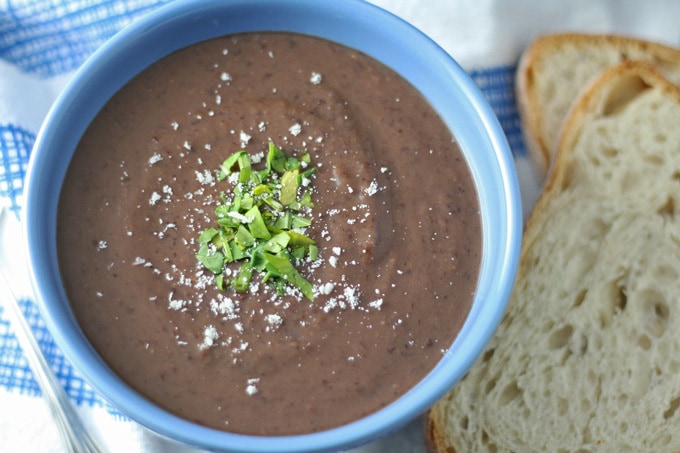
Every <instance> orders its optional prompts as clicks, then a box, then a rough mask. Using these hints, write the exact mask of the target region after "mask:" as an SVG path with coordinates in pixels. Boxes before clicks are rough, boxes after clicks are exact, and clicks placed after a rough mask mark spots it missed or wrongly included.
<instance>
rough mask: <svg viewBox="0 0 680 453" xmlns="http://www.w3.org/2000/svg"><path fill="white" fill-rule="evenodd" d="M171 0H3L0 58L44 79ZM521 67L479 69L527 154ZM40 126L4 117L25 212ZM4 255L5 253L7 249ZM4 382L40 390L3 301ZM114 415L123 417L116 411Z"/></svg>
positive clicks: (84, 395) (72, 390)
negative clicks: (517, 80) (518, 92)
mask: <svg viewBox="0 0 680 453" xmlns="http://www.w3.org/2000/svg"><path fill="white" fill-rule="evenodd" d="M166 1H167V0H131V1H125V2H123V1H110V0H5V1H4V2H1V1H0V60H4V62H7V63H9V64H12V65H14V66H16V67H18V68H19V69H20V70H21V71H22V72H24V73H29V74H32V75H33V76H36V77H38V78H41V79H47V78H50V77H54V76H58V75H61V74H63V73H67V72H70V71H73V70H75V69H77V68H78V66H79V65H80V64H82V63H83V61H84V60H85V59H86V58H87V57H88V56H89V55H90V54H91V53H92V52H93V51H94V50H96V49H97V47H98V46H100V45H101V44H102V43H103V42H104V41H105V40H106V39H108V38H110V37H111V36H112V35H113V34H115V33H116V32H117V31H118V30H120V29H121V28H122V27H124V26H125V25H127V24H128V23H130V22H131V21H133V20H134V19H135V18H137V17H139V16H141V15H143V14H145V13H147V12H149V11H151V10H153V9H154V8H157V7H158V6H160V5H161V4H162V3H165V2H166ZM514 73H515V67H513V66H503V67H494V68H488V69H484V70H477V71H474V72H471V74H470V75H471V76H472V78H473V80H474V81H475V82H476V83H477V84H478V86H479V87H480V88H481V90H482V92H483V93H484V94H485V95H486V98H487V99H488V101H489V103H490V104H491V106H492V107H493V109H494V111H495V112H496V114H497V116H498V118H499V119H500V122H501V125H502V127H503V129H504V131H505V133H506V135H507V137H508V141H509V143H510V145H511V148H512V150H513V153H515V154H517V155H525V150H524V145H523V143H522V136H521V130H520V126H519V117H518V114H517V109H516V106H515V98H514V92H513V76H514ZM37 132H38V131H35V130H27V129H25V128H24V127H22V125H20V124H12V123H8V122H5V119H4V118H2V117H0V201H2V202H8V203H9V206H10V209H11V210H13V211H15V212H16V213H18V212H19V209H20V207H21V204H22V190H23V181H24V177H25V174H26V167H27V164H28V159H29V156H30V153H31V148H32V146H33V143H34V142H35V137H36V133H37ZM0 253H1V251H0ZM21 305H22V309H23V311H24V313H25V314H26V316H27V319H28V322H29V324H30V325H31V327H32V328H33V330H34V332H35V333H36V336H37V338H38V341H39V344H40V346H41V347H42V348H43V350H44V352H45V354H46V356H47V359H48V361H49V362H50V363H51V365H52V366H53V368H54V370H55V372H56V374H57V376H58V377H59V379H60V380H61V381H62V383H63V384H64V386H65V388H66V391H67V394H68V395H69V397H70V398H71V399H73V400H74V401H75V402H76V403H78V404H89V405H102V406H106V403H104V402H103V401H102V400H101V399H100V398H99V397H98V396H97V395H96V393H95V392H94V391H93V390H92V388H90V387H89V386H88V385H87V384H86V383H85V382H84V381H83V379H82V378H81V377H80V376H78V374H77V372H75V371H74V370H73V368H72V367H71V365H70V364H69V363H67V362H66V361H65V359H64V357H63V355H62V354H61V352H60V351H59V350H58V349H57V347H56V345H55V343H54V341H53V340H52V338H51V336H50V335H49V333H48V332H47V330H46V328H45V326H44V324H43V322H42V320H41V318H40V315H39V313H38V310H37V307H36V306H35V304H34V303H33V302H32V301H29V300H23V301H21ZM0 387H4V388H5V389H7V390H9V391H13V392H19V393H23V394H29V395H36V396H38V395H40V390H39V388H38V386H37V384H36V383H35V381H34V380H33V377H32V374H31V372H30V370H29V368H28V365H27V363H26V361H25V360H24V359H23V357H22V354H21V351H20V349H19V347H18V345H17V341H16V339H15V337H14V335H13V333H12V332H11V331H10V328H9V324H8V322H7V320H6V319H5V318H4V317H3V313H2V308H1V307H0ZM109 410H110V411H111V413H112V414H114V415H117V416H120V414H118V413H117V412H116V411H115V410H114V409H111V408H109Z"/></svg>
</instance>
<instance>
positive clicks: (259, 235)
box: [196, 143, 319, 300]
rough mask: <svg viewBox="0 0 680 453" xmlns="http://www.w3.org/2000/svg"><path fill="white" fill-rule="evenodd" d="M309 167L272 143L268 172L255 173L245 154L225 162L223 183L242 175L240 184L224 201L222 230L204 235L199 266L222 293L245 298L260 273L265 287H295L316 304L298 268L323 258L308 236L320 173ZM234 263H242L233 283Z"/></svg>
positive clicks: (305, 158) (219, 211) (219, 219)
mask: <svg viewBox="0 0 680 453" xmlns="http://www.w3.org/2000/svg"><path fill="white" fill-rule="evenodd" d="M310 163H311V156H310V154H309V153H303V154H302V155H300V156H299V157H295V156H287V155H286V154H285V153H284V152H283V151H281V150H280V149H279V148H277V147H276V146H275V145H274V144H273V143H270V144H269V149H268V152H267V158H266V160H265V165H264V168H263V169H260V170H256V169H254V168H253V167H252V165H251V162H250V157H249V155H248V153H247V152H246V151H243V150H242V151H237V152H235V153H234V154H232V155H231V156H229V157H228V158H227V159H225V160H224V161H223V162H222V164H221V165H220V168H219V170H220V173H219V176H218V179H219V180H220V181H222V180H224V179H226V178H227V177H229V175H231V174H232V173H235V172H236V171H238V172H239V175H238V183H237V184H236V185H235V186H234V188H233V191H232V193H231V196H227V194H224V193H223V194H222V195H221V196H220V201H221V203H220V204H219V205H218V206H217V208H216V209H215V217H216V224H217V225H216V226H214V227H210V228H207V229H205V230H204V231H203V232H202V233H201V234H200V235H199V237H198V242H199V244H200V246H199V250H198V252H197V253H196V258H197V259H198V261H199V262H200V263H201V264H202V265H203V266H204V267H205V268H206V269H208V270H209V271H211V272H213V273H214V274H215V283H216V285H217V287H218V288H219V289H221V290H226V289H228V288H233V289H234V290H235V291H237V292H245V291H247V290H248V288H249V286H250V283H251V281H252V279H253V276H254V274H255V273H258V272H259V273H261V274H262V283H266V284H270V285H272V286H273V287H274V288H275V290H276V292H277V294H280V295H282V294H283V293H284V291H285V288H286V287H287V286H292V287H294V288H297V289H298V290H299V291H300V292H301V293H302V294H303V295H304V296H305V297H306V298H308V299H309V300H313V299H314V292H313V287H312V284H311V283H310V282H309V281H308V280H307V279H305V278H304V277H303V276H302V275H301V274H300V272H299V271H298V269H296V267H295V263H301V262H304V261H305V260H309V261H314V260H316V259H317V258H318V255H319V248H318V247H317V246H316V243H315V241H314V240H313V239H312V238H310V237H309V236H307V235H306V234H305V233H304V230H305V228H307V227H309V226H311V224H312V220H311V219H312V217H311V215H310V214H311V212H310V210H311V208H312V207H313V206H314V203H313V202H312V196H311V190H310V186H309V184H310V182H311V178H312V177H313V175H314V174H315V171H316V169H315V168H312V167H309V164H310ZM307 167H309V168H307ZM230 181H233V179H231V178H230ZM234 261H243V263H242V264H241V267H240V269H239V270H238V271H237V272H236V276H235V277H233V278H228V277H227V276H226V275H225V273H224V269H225V266H226V265H227V264H229V263H232V262H234Z"/></svg>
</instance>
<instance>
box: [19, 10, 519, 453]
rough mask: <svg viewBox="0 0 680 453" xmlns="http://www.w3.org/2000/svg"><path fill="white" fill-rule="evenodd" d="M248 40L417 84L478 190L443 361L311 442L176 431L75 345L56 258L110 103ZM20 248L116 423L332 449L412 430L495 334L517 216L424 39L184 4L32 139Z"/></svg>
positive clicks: (91, 75)
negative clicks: (121, 92) (347, 59)
mask: <svg viewBox="0 0 680 453" xmlns="http://www.w3.org/2000/svg"><path fill="white" fill-rule="evenodd" d="M249 31H291V32H297V33H303V34H309V35H313V36H317V37H321V38H325V39H328V40H331V41H335V42H338V43H340V44H344V45H346V46H348V47H353V48H355V49H358V50H360V51H362V52H364V53H366V54H368V55H370V56H372V57H374V58H376V59H377V60H379V61H381V62H382V63H383V64H385V65H387V66H389V67H391V68H392V69H394V70H395V71H396V72H397V73H399V74H401V75H402V76H403V77H404V78H405V79H406V80H408V81H409V82H410V83H411V84H412V85H414V86H415V87H416V88H417V89H418V90H420V91H421V93H422V94H423V95H424V96H425V98H426V99H427V100H428V101H429V102H430V104H431V105H432V106H433V107H434V108H435V110H436V111H437V112H438V113H439V115H440V116H441V117H442V119H443V120H444V121H445V122H446V124H447V125H448V126H449V127H450V129H451V130H452V132H453V134H454V136H455V137H456V139H457V140H458V142H459V145H460V147H461V150H462V151H463V154H464V156H465V157H466V159H467V161H468V164H469V166H470V170H471V172H472V175H473V178H474V180H475V183H476V186H477V190H478V194H479V201H480V205H481V219H482V226H483V238H482V240H483V253H482V263H481V272H480V277H479V283H478V288H477V293H476V298H475V301H474V303H473V305H472V308H471V311H470V314H469V316H468V319H467V321H466V322H465V324H464V326H463V328H462V330H461V331H460V333H459V335H458V337H457V338H456V340H455V342H454V343H453V345H452V346H451V348H450V349H449V351H448V352H447V353H446V354H445V355H444V356H443V358H442V360H441V361H440V362H439V364H438V365H437V366H436V367H435V368H434V369H433V370H432V371H431V372H430V373H429V374H428V375H427V376H426V377H425V378H424V379H423V380H422V381H421V382H420V383H418V384H417V385H416V386H415V387H414V388H412V389H411V390H410V391H409V392H407V393H406V394H405V395H403V396H402V397H400V398H399V399H397V400H396V401H394V402H393V403H391V404H389V405H388V406H386V407H385V408H383V409H381V410H380V411H378V412H376V413H374V414H372V415H370V416H368V417H366V418H364V419H361V420H358V421H356V422H353V423H350V424H348V425H345V426H342V427H339V428H335V429H331V430H328V431H323V432H319V433H313V434H308V435H295V436H282V437H257V436H247V435H239V434H231V433H226V432H222V431H218V430H215V429H210V428H206V427H202V426H199V425H196V424H194V423H190V422H188V421H185V420H182V419H180V418H178V417H176V416H174V415H172V414H169V413H168V412H166V411H164V410H162V409H160V408H159V407H157V406H156V405H154V404H152V403H151V402H149V401H148V400H146V399H145V398H143V397H142V396H140V395H139V394H137V393H135V392H134V391H133V390H132V389H131V388H129V387H128V386H127V385H126V384H125V383H124V382H123V381H122V380H121V379H120V378H118V377H117V376H116V375H115V374H113V373H112V372H111V371H110V370H109V368H108V367H107V365H106V364H105V363H104V362H103V361H102V360H101V359H100V358H99V356H98V355H97V353H96V351H95V350H94V349H93V348H92V347H91V345H90V344H89V343H88V341H87V339H86V338H85V336H84V335H83V334H82V332H81V330H80V328H79V327H78V325H77V322H76V320H75V318H74V316H73V314H72V312H71V310H70V307H69V303H68V300H67V297H66V294H65V291H64V288H63V285H62V283H61V278H60V274H59V266H58V262H57V248H56V216H57V204H58V199H59V193H60V190H61V186H62V182H63V179H64V176H65V173H66V170H67V167H68V165H69V162H70V159H71V156H72V155H73V152H74V150H75V148H76V146H77V144H78V141H79V140H80V137H81V135H82V134H83V132H84V131H85V129H86V128H87V126H88V125H89V123H90V121H91V120H92V118H94V116H95V115H96V114H97V112H98V111H99V110H100V109H101V108H102V107H103V106H104V104H105V103H106V102H107V100H108V99H109V98H110V96H111V95H113V94H114V93H115V92H116V91H117V90H118V89H119V88H121V87H122V86H123V85H124V84H125V83H126V82H128V81H129V80H130V79H131V78H133V77H134V76H135V75H136V74H138V73H139V72H140V71H142V70H143V69H145V68H146V67H147V66H149V65H150V64H151V63H153V62H155V61H157V60H158V59H160V58H161V57H163V56H165V55H167V54H169V53H171V52H173V51H175V50H178V49H180V48H183V47H186V46H188V45H191V44H193V43H197V42H200V41H203V40H206V39H210V38H213V37H217V36H223V35H227V34H234V33H239V32H249ZM25 202H26V206H25V212H24V220H25V231H24V232H25V235H24V236H25V240H26V241H27V247H28V253H29V261H30V264H31V270H32V280H33V285H34V289H35V293H36V297H37V302H38V303H39V305H40V307H41V311H42V313H43V316H44V318H45V322H46V324H47V327H48V328H49V330H50V332H51V333H52V334H53V336H54V339H55V341H56V343H57V344H58V346H59V347H60V348H61V349H62V350H63V352H64V354H65V355H66V357H67V358H68V359H69V360H70V361H71V362H72V363H73V365H74V366H75V367H76V368H77V369H78V370H79V371H80V372H81V374H82V375H83V376H84V377H85V379H86V380H87V381H88V382H89V383H90V384H91V385H92V386H93V387H94V388H95V389H96V390H97V391H99V392H100V393H101V394H102V395H103V396H104V397H105V398H106V399H107V400H108V401H110V402H111V403H112V404H113V405H114V406H116V407H117V408H118V409H119V410H120V411H121V412H123V413H124V414H126V415H128V416H129V417H131V418H132V419H134V420H136V421H137V422H139V423H141V424H142V425H144V426H146V427H148V428H150V429H151V430H153V431H155V432H157V433H159V434H161V435H164V436H166V437H169V438H173V439H175V440H178V441H180V442H184V443H187V444H191V445H194V446H197V447H200V448H206V449H211V450H222V449H227V450H229V451H248V452H278V451H298V452H305V451H322V450H339V449H346V448H350V447H353V446H357V445H360V444H362V443H366V442H368V441H370V440H372V439H375V438H378V437H381V436H383V435H385V434H387V433H389V432H391V431H393V430H395V429H397V428H399V427H401V426H403V425H405V424H406V423H408V422H409V421H410V420H412V419H413V418H414V417H416V416H418V415H419V414H421V413H422V412H423V411H425V410H426V409H427V407H428V406H430V405H431V404H432V403H434V402H435V401H436V400H437V399H438V398H439V397H441V396H442V395H443V394H444V393H445V392H446V391H447V390H448V389H449V388H450V387H451V386H453V385H454V384H455V383H456V382H457V381H458V380H459V379H460V378H461V377H462V376H463V374H464V373H465V372H466V371H467V370H468V368H469V367H470V366H471V365H472V363H473V362H474V360H475V359H476V358H477V356H478V355H479V354H480V353H481V351H482V349H483V347H484V346H485V345H486V343H487V341H488V339H489V338H490V336H491V335H492V333H493V332H494V330H495V329H496V327H497V325H498V322H499V321H500V318H501V315H502V313H503V311H504V309H505V305H506V303H507V299H508V297H509V294H510V290H511V288H512V284H513V281H514V277H515V273H516V269H517V262H518V257H519V250H520V242H521V228H522V214H521V206H520V194H519V187H518V183H517V176H516V173H515V168H514V164H513V161H512V156H511V153H510V150H509V147H508V145H507V142H506V140H505V137H504V135H503V132H502V130H501V127H500V125H499V124H498V121H497V119H496V117H495V116H494V114H493V112H492V111H491V109H490V107H489V106H488V104H487V103H486V102H485V100H484V99H483V97H482V94H481V92H480V91H479V90H478V89H477V87H476V86H475V85H474V83H473V82H472V80H471V79H470V78H469V77H468V76H467V74H466V73H465V72H464V71H463V70H462V69H461V68H460V67H459V66H458V65H457V64H456V63H455V62H454V61H453V60H452V59H451V57H450V56H449V55H448V54H446V53H445V52H444V51H443V50H442V49H441V48H439V47H438V46H437V45H436V44H435V43H433V42H432V41H431V40H430V39H429V38H427V37H426V36H425V35H423V34H422V33H421V32H419V31H418V30H416V29H415V28H413V27H412V26H410V25H409V24H407V23H405V22H404V21H402V20H400V19H399V18H397V17H395V16H393V15H391V14H389V13H387V12H385V11H383V10H381V9H379V8H377V7H375V6H373V5H370V4H368V3H365V2H362V1H359V0H344V1H332V2H331V1H328V2H326V1H315V0H288V1H285V2H282V1H278V0H234V1H225V2H215V1H209V0H205V1H203V0H188V1H179V2H175V3H171V4H169V5H167V6H164V7H161V8H160V9H158V10H157V11H155V12H153V13H151V14H149V15H148V16H146V17H144V18H142V19H140V20H138V21H137V22H135V23H134V24H132V25H131V26H129V27H128V28H126V29H125V30H123V31H122V32H120V33H119V34H118V35H116V36H115V37H114V38H113V39H111V40H110V41H109V42H108V43H107V44H105V45H104V46H103V47H102V48H100V49H99V50H98V51H97V52H96V53H95V54H94V55H93V56H92V57H91V58H90V59H89V60H88V61H87V62H86V63H85V64H84V65H83V67H82V68H81V69H80V70H79V71H78V73H77V74H76V75H75V76H74V78H73V79H72V81H71V83H70V84H69V85H68V86H67V88H66V89H65V90H64V92H63V93H62V94H61V96H60V97H59V99H58V100H57V101H56V103H55V104H54V106H53V108H52V110H51V111H50V112H49V114H48V117H47V119H46V121H45V123H44V125H43V127H42V129H41V131H40V133H39V135H38V137H37V141H36V144H35V147H34V150H33V154H32V156H31V162H30V164H29V170H28V174H27V186H26V193H25Z"/></svg>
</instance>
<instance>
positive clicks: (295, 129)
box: [288, 123, 302, 137]
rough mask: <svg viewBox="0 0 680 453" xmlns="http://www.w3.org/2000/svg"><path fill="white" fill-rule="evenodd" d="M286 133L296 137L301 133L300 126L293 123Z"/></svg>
mask: <svg viewBox="0 0 680 453" xmlns="http://www.w3.org/2000/svg"><path fill="white" fill-rule="evenodd" d="M288 131H289V132H290V133H291V134H293V135H294V136H296V137H297V136H298V135H300V133H301V132H302V125H301V124H300V123H295V124H293V125H292V126H291V127H289V128H288Z"/></svg>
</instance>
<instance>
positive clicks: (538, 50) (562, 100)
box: [516, 33, 680, 177]
mask: <svg viewBox="0 0 680 453" xmlns="http://www.w3.org/2000/svg"><path fill="white" fill-rule="evenodd" d="M626 60H635V61H642V62H647V63H650V64H652V65H654V66H655V67H656V68H657V69H658V70H659V71H660V72H661V73H663V74H664V76H665V77H666V78H668V79H669V80H671V81H673V82H675V83H680V49H676V48H673V47H669V46H664V45H661V44H657V43H654V42H649V41H646V40H642V39H636V38H631V37H623V36H614V35H590V34H578V33H562V34H554V35H545V36H540V37H538V38H536V39H535V40H534V41H533V42H532V43H531V45H530V46H529V47H528V48H527V49H526V51H525V52H524V53H523V55H522V58H521V59H520V61H519V64H518V69H517V78H516V94H517V102H518V108H519V111H520V116H521V119H522V130H523V133H524V138H525V143H526V146H527V149H528V151H529V154H530V156H531V158H532V160H533V161H534V163H535V164H536V165H535V166H536V168H537V170H538V173H539V176H540V177H543V176H545V175H546V173H547V172H548V170H549V167H550V165H551V164H552V161H553V158H554V155H555V152H556V149H557V140H558V138H559V133H560V129H561V128H562V125H563V121H564V119H565V117H566V116H567V112H568V111H569V109H570V108H571V106H572V103H573V102H574V101H575V100H576V98H577V97H578V95H579V94H580V93H581V92H582V91H583V90H584V89H585V88H586V87H587V85H588V83H589V82H590V81H591V80H592V79H593V78H595V77H596V76H597V75H599V74H600V73H601V72H602V71H604V70H605V69H607V68H609V67H612V66H615V65H616V64H618V63H620V62H622V61H626Z"/></svg>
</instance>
